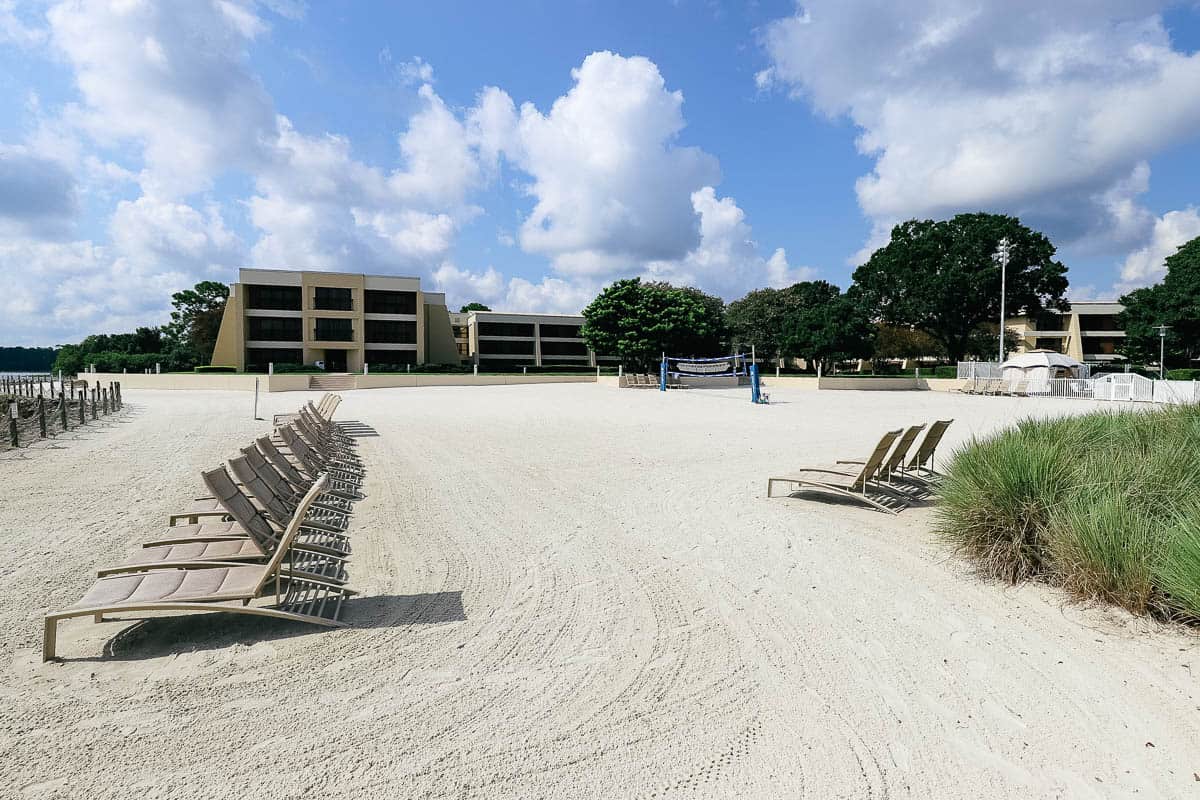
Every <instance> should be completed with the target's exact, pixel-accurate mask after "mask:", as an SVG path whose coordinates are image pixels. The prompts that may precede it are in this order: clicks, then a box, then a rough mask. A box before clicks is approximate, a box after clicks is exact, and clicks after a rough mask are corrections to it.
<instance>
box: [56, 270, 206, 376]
mask: <svg viewBox="0 0 1200 800" xmlns="http://www.w3.org/2000/svg"><path fill="white" fill-rule="evenodd" d="M228 298H229V287H228V286H226V285H225V284H223V283H218V282H216V281H201V282H200V283H197V284H196V285H195V286H194V287H192V288H191V289H185V290H183V291H181V292H175V293H174V294H173V295H171V306H172V308H173V309H174V310H173V311H172V312H171V321H170V322H168V323H167V324H166V325H162V326H160V327H156V328H149V327H140V328H137V329H136V330H134V331H133V332H132V333H112V334H94V335H92V336H88V337H87V338H86V339H84V340H83V341H82V342H80V343H79V344H67V345H63V346H62V347H60V348H59V349H58V351H57V354H56V357H55V359H54V364H53V371H54V372H59V371H62V373H63V374H64V375H76V374H79V373H80V372H84V371H86V370H87V368H88V366H89V365H91V364H95V365H96V369H97V370H99V371H101V372H121V371H123V370H129V371H130V372H142V371H144V370H147V369H149V370H153V369H154V368H155V366H156V365H160V366H161V368H162V370H163V371H164V372H181V371H186V370H191V369H194V368H195V367H197V366H201V365H206V364H208V363H209V361H210V360H211V359H212V352H213V347H214V346H215V345H216V343H217V331H218V330H219V329H220V327H221V315H222V314H223V313H224V312H225V301H226V300H227V299H228Z"/></svg>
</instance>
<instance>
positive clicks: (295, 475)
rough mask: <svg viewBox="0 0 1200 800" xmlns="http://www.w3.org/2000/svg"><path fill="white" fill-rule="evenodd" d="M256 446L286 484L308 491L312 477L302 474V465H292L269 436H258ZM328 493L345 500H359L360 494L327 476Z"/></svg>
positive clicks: (350, 484) (348, 485)
mask: <svg viewBox="0 0 1200 800" xmlns="http://www.w3.org/2000/svg"><path fill="white" fill-rule="evenodd" d="M255 442H256V443H257V444H258V449H259V450H261V451H262V453H263V455H264V456H266V457H267V460H268V461H270V462H271V464H272V465H273V466H274V467H275V469H277V470H279V473H280V474H281V475H283V477H284V478H285V479H286V480H287V482H288V483H290V484H292V485H293V486H295V487H296V488H297V489H299V490H300V491H302V492H306V491H308V487H309V486H310V485H312V482H313V480H314V479H313V476H312V475H311V474H307V473H302V472H301V471H300V470H301V469H303V464H293V463H292V461H291V460H289V459H288V457H287V456H285V455H284V454H283V453H282V452H281V451H280V450H279V448H278V447H276V446H275V443H274V442H272V441H271V437H270V436H260V437H259V438H258V439H255ZM329 493H330V494H333V495H336V496H338V497H342V498H345V499H346V500H361V499H362V494H361V493H360V492H359V491H358V487H357V486H356V485H355V484H353V483H350V482H348V481H341V480H337V479H336V478H334V477H333V476H332V475H331V476H329Z"/></svg>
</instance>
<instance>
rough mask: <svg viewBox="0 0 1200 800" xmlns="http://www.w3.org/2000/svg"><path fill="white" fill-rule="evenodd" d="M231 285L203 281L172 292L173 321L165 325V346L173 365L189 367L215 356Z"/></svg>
mask: <svg viewBox="0 0 1200 800" xmlns="http://www.w3.org/2000/svg"><path fill="white" fill-rule="evenodd" d="M228 299H229V287H228V286H226V285H225V284H223V283H218V282H217V281H200V283H197V284H196V285H195V286H194V287H192V288H191V289H184V290H183V291H182V292H176V293H175V294H173V295H171V305H172V306H174V308H175V310H174V311H172V312H171V321H170V322H169V323H167V324H166V325H165V326H163V333H164V334H165V342H164V345H165V349H166V350H167V352H168V353H169V354H170V358H169V359H168V360H169V362H170V365H171V368H172V369H188V368H190V367H193V366H195V365H197V364H207V363H209V361H211V360H212V353H213V348H214V347H215V346H216V344H217V332H218V331H219V330H220V329H221V316H222V315H223V314H224V313H225V302H226V301H227V300H228Z"/></svg>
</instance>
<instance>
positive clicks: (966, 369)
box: [958, 361, 1000, 381]
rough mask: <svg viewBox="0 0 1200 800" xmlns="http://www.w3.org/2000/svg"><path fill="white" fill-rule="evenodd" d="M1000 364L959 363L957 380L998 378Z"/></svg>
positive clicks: (985, 362) (986, 362)
mask: <svg viewBox="0 0 1200 800" xmlns="http://www.w3.org/2000/svg"><path fill="white" fill-rule="evenodd" d="M999 377H1000V364H998V363H997V362H995V361H960V362H958V379H959V380H960V381H972V380H975V379H976V378H999Z"/></svg>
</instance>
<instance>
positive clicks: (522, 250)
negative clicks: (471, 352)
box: [0, 0, 1200, 344]
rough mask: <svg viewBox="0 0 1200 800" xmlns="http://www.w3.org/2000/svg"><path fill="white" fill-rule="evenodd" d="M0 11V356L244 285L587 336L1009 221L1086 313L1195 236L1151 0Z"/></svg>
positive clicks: (1196, 94)
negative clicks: (340, 274) (194, 291)
mask: <svg viewBox="0 0 1200 800" xmlns="http://www.w3.org/2000/svg"><path fill="white" fill-rule="evenodd" d="M1044 6H1045V4H1044V3H1038V2H1033V0H1013V1H1012V2H1000V1H999V0H994V2H979V1H978V0H970V1H969V2H968V0H913V2H911V3H908V4H895V3H889V2H883V0H854V1H851V0H812V1H811V2H807V3H804V4H802V5H799V6H798V5H795V4H793V3H790V2H775V1H767V0H762V1H761V2H727V3H721V2H699V1H698V0H678V1H677V2H639V3H632V2H627V3H611V2H567V1H566V0H564V2H558V3H533V2H514V3H506V4H481V3H467V2H457V1H454V2H439V3H428V4H403V5H401V4H392V3H386V4H385V3H378V4H372V3H365V2H325V3H309V4H307V5H306V4H303V3H301V2H297V0H270V1H269V2H267V1H264V2H255V1H254V0H212V2H208V0H196V2H193V3H189V4H186V5H174V6H172V5H162V4H156V3H150V2H145V1H141V2H139V0H123V2H119V3H106V2H90V1H89V0H81V2H70V3H48V2H37V1H36V0H34V1H32V2H14V0H0V102H2V105H0V108H2V109H4V110H3V111H0V279H2V280H3V281H4V283H5V285H8V286H16V287H17V288H16V289H15V290H13V291H11V292H9V293H7V294H6V296H4V297H0V344H53V343H58V342H63V341H70V340H73V339H77V338H79V337H81V336H83V335H86V334H87V333H92V332H106V331H116V330H123V329H129V328H132V327H133V326H135V325H138V324H152V323H157V322H161V321H163V320H164V319H165V316H166V310H167V305H168V300H169V295H170V293H171V292H172V291H175V290H177V289H179V288H182V287H183V286H186V285H190V284H191V283H193V282H195V281H196V280H200V279H205V278H211V279H218V280H231V279H233V278H234V276H235V274H236V268H237V267H238V266H252V265H254V266H270V267H307V268H320V269H336V270H344V271H365V272H382V273H394V274H416V275H420V276H421V277H422V279H423V280H424V281H425V283H426V285H427V286H428V287H429V288H430V289H442V290H444V291H446V292H447V294H448V295H449V298H450V301H451V303H452V304H459V303H462V302H466V301H468V300H473V299H479V300H483V301H484V302H487V303H489V304H491V305H492V306H493V307H497V308H507V309H512V310H555V311H578V310H579V309H580V308H581V307H582V306H583V305H584V304H586V302H587V300H588V299H590V297H591V296H593V295H594V294H595V292H596V291H597V290H598V289H599V288H600V287H602V286H603V285H604V284H605V283H607V282H608V281H611V280H613V279H615V278H618V277H624V276H627V275H644V276H648V277H654V278H660V279H665V280H671V281H673V282H679V283H691V284H695V285H699V286H701V287H702V288H704V289H706V290H708V291H712V292H714V293H718V294H721V295H722V296H724V297H725V298H726V299H732V298H735V297H738V296H740V295H741V294H743V293H744V292H746V291H748V290H750V289H753V288H757V287H761V286H766V285H775V286H780V285H786V284H787V283H790V282H793V281H795V280H800V279H811V278H823V279H826V280H830V281H832V282H834V283H837V284H839V285H841V286H846V285H848V283H849V279H850V273H851V272H852V271H853V267H854V265H855V264H857V263H861V261H862V260H864V259H865V258H866V257H867V256H868V255H869V253H870V251H871V250H872V249H873V248H874V247H877V246H878V245H879V244H881V243H883V242H884V241H886V236H887V231H888V230H889V228H890V226H891V225H892V224H894V223H895V222H897V221H900V220H903V219H907V218H911V217H934V218H938V217H945V216H949V215H952V214H953V213H957V212H960V211H975V210H981V209H982V210H987V211H1000V212H1006V213H1016V214H1018V215H1020V216H1021V217H1022V219H1023V220H1025V221H1026V222H1027V223H1028V224H1030V225H1032V226H1034V227H1037V228H1039V229H1041V230H1043V231H1045V232H1046V233H1047V234H1048V235H1050V236H1051V238H1052V239H1053V240H1054V241H1055V243H1056V244H1058V246H1059V251H1060V256H1061V257H1062V259H1063V260H1064V262H1065V263H1067V265H1068V266H1069V267H1070V271H1071V272H1070V275H1071V280H1072V285H1073V289H1072V291H1073V293H1074V295H1075V296H1076V297H1079V298H1095V297H1101V298H1103V297H1115V296H1116V295H1117V294H1119V293H1120V292H1122V291H1124V290H1126V289H1128V288H1130V287H1133V286H1138V285H1145V284H1147V283H1151V282H1153V281H1155V280H1157V279H1158V278H1159V277H1161V274H1162V260H1163V258H1164V257H1165V256H1166V255H1168V254H1169V253H1170V252H1173V250H1174V249H1175V247H1177V246H1178V245H1179V244H1181V243H1182V242H1184V241H1187V240H1188V239H1190V238H1193V237H1195V236H1197V235H1200V214H1198V213H1197V209H1196V206H1197V204H1198V203H1200V199H1198V198H1197V196H1196V189H1195V187H1196V186H1197V185H1200V181H1198V180H1197V178H1200V167H1198V160H1197V157H1196V144H1197V138H1198V134H1197V133H1196V131H1200V56H1198V55H1197V54H1196V53H1197V49H1198V48H1200V10H1198V8H1197V6H1196V4H1195V3H1191V2H1185V3H1169V2H1150V1H1147V0H1060V2H1057V3H1055V4H1053V5H1052V6H1051V7H1049V8H1046V7H1044Z"/></svg>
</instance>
